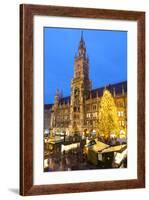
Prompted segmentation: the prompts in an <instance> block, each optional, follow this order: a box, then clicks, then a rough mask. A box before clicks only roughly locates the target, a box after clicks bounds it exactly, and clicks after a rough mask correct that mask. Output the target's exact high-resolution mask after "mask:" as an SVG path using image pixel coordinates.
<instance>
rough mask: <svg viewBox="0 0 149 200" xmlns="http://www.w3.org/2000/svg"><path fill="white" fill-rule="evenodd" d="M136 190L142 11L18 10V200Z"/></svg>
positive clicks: (140, 159) (140, 168)
mask: <svg viewBox="0 0 149 200" xmlns="http://www.w3.org/2000/svg"><path fill="white" fill-rule="evenodd" d="M142 187H145V13H144V12H139V11H137V12H136V11H122V10H104V9H92V8H75V7H57V6H45V5H28V4H23V5H21V6H20V194H21V195H41V194H54V193H57V194H58V193H72V192H88V191H100V190H114V189H128V188H142Z"/></svg>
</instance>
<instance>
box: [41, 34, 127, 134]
mask: <svg viewBox="0 0 149 200" xmlns="http://www.w3.org/2000/svg"><path fill="white" fill-rule="evenodd" d="M105 87H106V89H108V90H109V91H110V92H111V94H112V95H113V97H114V100H115V105H116V106H117V114H118V117H119V123H120V126H121V128H122V129H124V128H126V124H127V82H126V81H124V82H120V83H116V84H112V85H108V86H104V87H102V88H97V89H93V88H92V81H91V80H90V79H89V58H88V56H87V53H86V47H85V42H84V39H83V34H82V35H81V39H80V43H79V47H78V53H77V55H75V58H74V76H73V79H72V81H71V96H67V97H62V96H61V94H60V92H59V91H58V90H57V91H56V95H55V100H54V103H53V104H46V105H45V106H44V128H48V129H52V130H53V131H54V132H66V133H69V134H73V133H76V132H77V133H83V132H84V131H89V132H91V131H94V132H98V120H99V116H98V115H99V105H100V100H101V97H102V95H103V91H104V89H105Z"/></svg>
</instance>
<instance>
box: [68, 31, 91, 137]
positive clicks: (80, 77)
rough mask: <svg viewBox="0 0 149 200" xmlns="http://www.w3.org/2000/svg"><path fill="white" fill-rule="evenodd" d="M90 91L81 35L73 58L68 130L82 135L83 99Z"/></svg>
mask: <svg viewBox="0 0 149 200" xmlns="http://www.w3.org/2000/svg"><path fill="white" fill-rule="evenodd" d="M91 89H92V83H91V81H90V80H89V58H88V56H87V54H86V47H85V42H84V38H83V32H82V33H81V39H80V43H79V47H78V52H77V54H76V55H75V58H74V77H73V79H72V81H71V105H70V130H71V132H72V133H80V134H81V133H82V132H83V130H84V128H85V98H86V96H87V95H88V94H89V92H90V91H91Z"/></svg>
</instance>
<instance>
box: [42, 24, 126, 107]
mask: <svg viewBox="0 0 149 200" xmlns="http://www.w3.org/2000/svg"><path fill="white" fill-rule="evenodd" d="M80 37H81V29H65V28H49V27H45V28H44V103H45V104H47V103H53V102H54V96H55V93H56V89H57V88H58V89H59V90H60V91H62V92H63V96H69V95H70V85H71V80H72V78H73V69H74V55H75V53H76V52H77V50H78V45H79V42H80ZM83 37H84V40H85V44H86V49H87V54H88V56H89V60H90V65H89V73H90V75H89V77H90V80H92V87H93V89H94V88H98V87H102V86H105V85H108V84H112V83H117V82H121V81H124V80H127V32H124V31H123V32H121V31H105V30H83Z"/></svg>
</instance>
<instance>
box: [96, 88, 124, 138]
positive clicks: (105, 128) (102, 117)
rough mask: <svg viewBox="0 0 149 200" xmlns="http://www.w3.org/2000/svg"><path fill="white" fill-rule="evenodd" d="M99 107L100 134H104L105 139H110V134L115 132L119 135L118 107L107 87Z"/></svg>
mask: <svg viewBox="0 0 149 200" xmlns="http://www.w3.org/2000/svg"><path fill="white" fill-rule="evenodd" d="M99 109H100V110H99V125H98V130H99V136H101V135H103V136H104V138H105V139H108V138H109V137H110V134H114V135H115V136H116V137H118V136H119V131H120V127H119V122H118V116H117V108H116V106H115V102H114V99H113V97H112V95H111V93H110V92H109V91H108V90H107V89H105V90H104V93H103V96H102V98H101V102H100V108H99Z"/></svg>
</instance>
